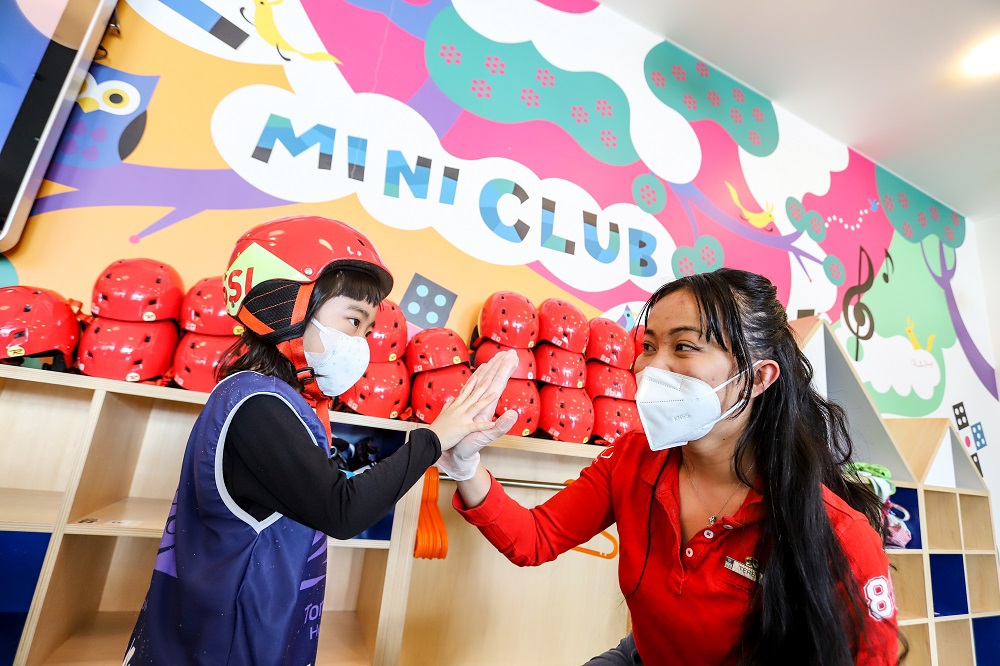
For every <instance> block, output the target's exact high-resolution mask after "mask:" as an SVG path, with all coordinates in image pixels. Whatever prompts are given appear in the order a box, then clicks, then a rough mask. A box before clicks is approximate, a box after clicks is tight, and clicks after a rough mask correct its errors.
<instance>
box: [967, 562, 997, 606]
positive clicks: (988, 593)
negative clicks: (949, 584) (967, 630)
mask: <svg viewBox="0 0 1000 666" xmlns="http://www.w3.org/2000/svg"><path fill="white" fill-rule="evenodd" d="M965 577H966V579H967V580H968V581H969V612H971V613H1000V579H998V578H997V556H996V553H990V554H981V555H972V554H969V553H966V554H965Z"/></svg>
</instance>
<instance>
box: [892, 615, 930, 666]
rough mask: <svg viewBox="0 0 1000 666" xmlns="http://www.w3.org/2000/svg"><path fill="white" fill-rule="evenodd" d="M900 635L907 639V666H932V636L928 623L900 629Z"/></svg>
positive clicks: (908, 625) (904, 626) (909, 625)
mask: <svg viewBox="0 0 1000 666" xmlns="http://www.w3.org/2000/svg"><path fill="white" fill-rule="evenodd" d="M899 631H900V633H901V634H902V635H903V637H904V638H905V639H906V643H907V646H906V647H907V650H908V652H907V654H906V661H905V662H903V663H904V664H906V666H930V665H931V664H932V663H933V662H932V661H931V636H930V630H929V628H928V625H927V623H926V622H924V623H920V624H907V625H903V626H901V627H900V628H899Z"/></svg>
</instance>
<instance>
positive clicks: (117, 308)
mask: <svg viewBox="0 0 1000 666" xmlns="http://www.w3.org/2000/svg"><path fill="white" fill-rule="evenodd" d="M183 298H184V287H183V285H182V284H181V276H180V274H179V273H178V272H177V271H176V270H175V269H174V267H173V266H171V265H169V264H165V263H163V262H162V261H156V260H155V259H119V260H118V261H115V262H112V263H111V265H110V266H108V267H107V268H105V269H104V270H103V271H101V274H100V276H98V278H97V281H96V282H95V283H94V291H93V297H92V300H91V303H90V314H92V315H93V316H95V317H98V316H100V317H109V318H111V319H117V320H119V321H160V320H163V319H179V318H180V313H181V300H182V299H183Z"/></svg>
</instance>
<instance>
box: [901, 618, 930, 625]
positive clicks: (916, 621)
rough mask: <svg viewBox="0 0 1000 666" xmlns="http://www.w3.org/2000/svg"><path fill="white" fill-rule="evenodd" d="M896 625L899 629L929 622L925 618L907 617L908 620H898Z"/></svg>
mask: <svg viewBox="0 0 1000 666" xmlns="http://www.w3.org/2000/svg"><path fill="white" fill-rule="evenodd" d="M896 624H898V625H899V626H900V627H908V626H912V625H915V624H930V620H929V619H928V618H926V617H908V618H898V617H897V620H896Z"/></svg>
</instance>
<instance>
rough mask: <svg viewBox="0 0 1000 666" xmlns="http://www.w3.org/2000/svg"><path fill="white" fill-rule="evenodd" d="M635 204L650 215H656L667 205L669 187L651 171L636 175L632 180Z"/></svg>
mask: <svg viewBox="0 0 1000 666" xmlns="http://www.w3.org/2000/svg"><path fill="white" fill-rule="evenodd" d="M632 198H633V199H634V200H635V205H636V206H638V207H639V208H640V209H642V210H644V211H645V212H647V213H649V214H650V215H656V214H657V213H659V212H660V211H661V210H663V208H664V206H666V205H667V188H666V187H665V186H664V185H663V183H662V182H661V181H660V179H659V178H657V177H656V176H654V175H653V174H651V173H644V174H642V175H640V176H636V178H635V180H633V181H632Z"/></svg>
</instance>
